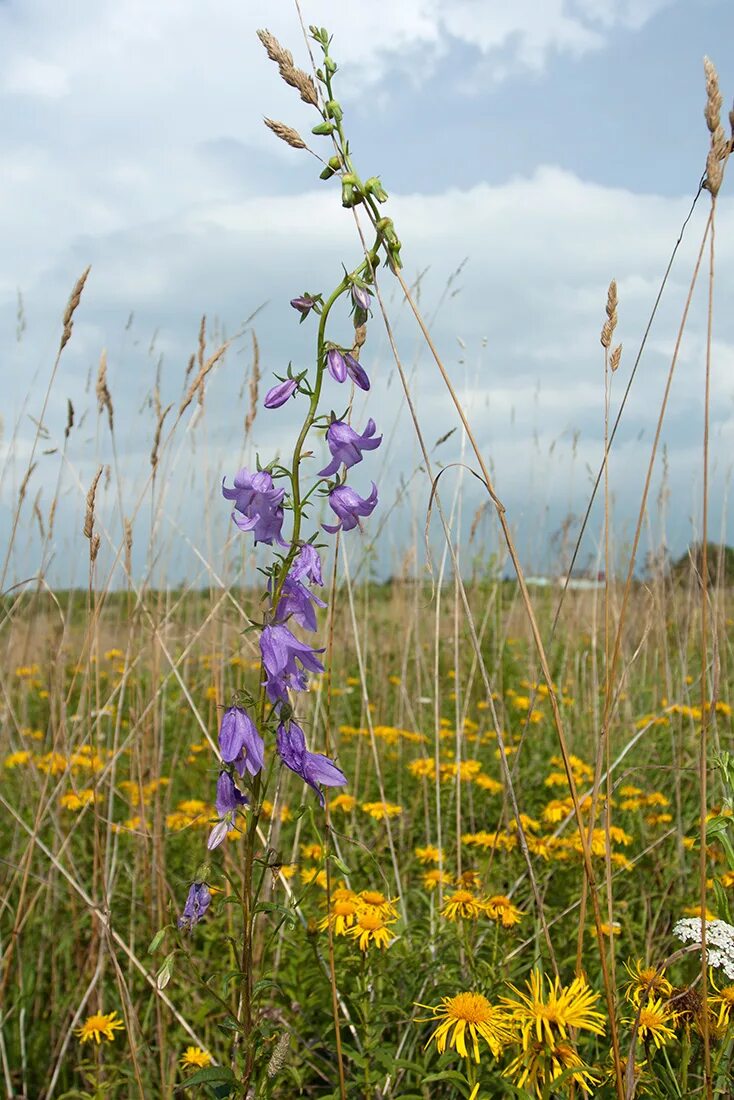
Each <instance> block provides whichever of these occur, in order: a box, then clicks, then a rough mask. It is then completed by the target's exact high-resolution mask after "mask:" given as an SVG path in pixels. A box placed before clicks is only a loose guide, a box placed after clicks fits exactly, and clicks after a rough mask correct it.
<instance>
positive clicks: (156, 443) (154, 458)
mask: <svg viewBox="0 0 734 1100" xmlns="http://www.w3.org/2000/svg"><path fill="white" fill-rule="evenodd" d="M157 392H158V391H157V390H156V393H157ZM157 405H158V410H157V411H158V421H157V423H156V428H155V435H154V436H153V447H152V449H151V452H150V464H151V466H152V467H153V472H154V473H155V471H156V469H157V468H158V449H159V447H160V445H161V432H162V431H163V421H164V420H165V419H166V417H167V416H168V414H169V412H170V411H171V409H172V408H173V404H170V405H167V406H166V408H165V409H162V410H161V408H160V403H159V402H157Z"/></svg>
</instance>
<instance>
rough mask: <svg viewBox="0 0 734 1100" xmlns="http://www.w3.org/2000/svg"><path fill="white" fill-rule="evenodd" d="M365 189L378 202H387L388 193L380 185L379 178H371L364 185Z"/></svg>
mask: <svg viewBox="0 0 734 1100" xmlns="http://www.w3.org/2000/svg"><path fill="white" fill-rule="evenodd" d="M364 189H365V191H366V192H367V194H368V195H372V196H373V198H375V199H376V201H377V202H385V201H386V200H387V191H386V190H385V188H384V187H383V186H382V184H381V183H380V180H379V179H378V178H377V176H370V178H369V179H368V180H367V181H366V183H365V185H364Z"/></svg>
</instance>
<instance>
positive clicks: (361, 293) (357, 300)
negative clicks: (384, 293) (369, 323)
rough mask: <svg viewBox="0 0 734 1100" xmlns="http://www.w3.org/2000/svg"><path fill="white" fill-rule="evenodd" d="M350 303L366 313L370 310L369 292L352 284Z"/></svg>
mask: <svg viewBox="0 0 734 1100" xmlns="http://www.w3.org/2000/svg"><path fill="white" fill-rule="evenodd" d="M352 301H353V302H354V304H355V306H359V308H360V309H363V310H364V312H365V313H366V312H367V310H368V309H369V308H370V302H371V301H372V297H371V295H370V292H369V290H367V288H366V287H363V286H357V284H356V283H353V284H352Z"/></svg>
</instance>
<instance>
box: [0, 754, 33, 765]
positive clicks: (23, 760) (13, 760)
mask: <svg viewBox="0 0 734 1100" xmlns="http://www.w3.org/2000/svg"><path fill="white" fill-rule="evenodd" d="M30 758H31V754H30V753H29V752H28V751H27V750H26V749H22V750H21V751H20V752H11V754H10V756H6V757H5V760H4V761H3V764H4V766H5V767H6V768H22V767H23V765H24V764H27V763H28V761H29V760H30Z"/></svg>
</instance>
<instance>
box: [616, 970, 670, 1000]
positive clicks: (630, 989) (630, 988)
mask: <svg viewBox="0 0 734 1100" xmlns="http://www.w3.org/2000/svg"><path fill="white" fill-rule="evenodd" d="M624 968H625V970H626V971H627V973H628V974H629V976H630V978H631V979H632V980H631V981H630V982H629V983H628V984H627V986H626V987H625V991H624V995H625V997H626V998H627V1000H628V1001H630V1002H631V1003H632V1004H633V1005H635V1006H637V1005H639V1004H640V1002H641V1001H643V1000H646V999H647V998H648V997H669V996H670V994H671V993H672V992H673V986H672V985H671V984H670V982H669V981H668V979H667V978H666V977H665V970H659V969H658V968H657V967H656V966H645V965H644V964H643V962H642V959H637V960H636V961H635V962H631V961H630V962H626V963H625V964H624Z"/></svg>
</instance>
